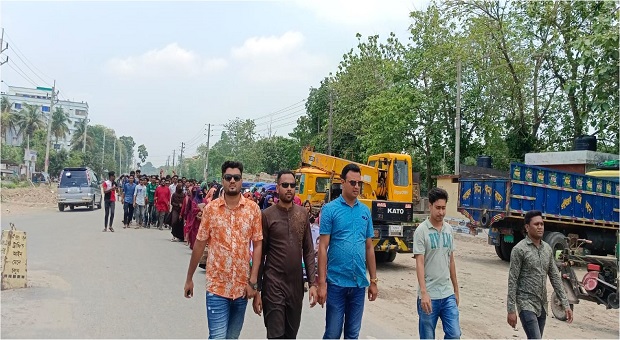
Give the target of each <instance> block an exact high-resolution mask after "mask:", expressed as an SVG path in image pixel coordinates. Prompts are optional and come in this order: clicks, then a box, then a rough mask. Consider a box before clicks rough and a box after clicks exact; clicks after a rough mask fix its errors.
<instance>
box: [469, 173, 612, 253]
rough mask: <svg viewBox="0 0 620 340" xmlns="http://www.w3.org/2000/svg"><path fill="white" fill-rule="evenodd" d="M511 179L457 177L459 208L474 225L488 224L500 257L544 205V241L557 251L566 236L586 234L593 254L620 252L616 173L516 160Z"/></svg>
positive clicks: (490, 240) (574, 236)
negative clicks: (527, 216)
mask: <svg viewBox="0 0 620 340" xmlns="http://www.w3.org/2000/svg"><path fill="white" fill-rule="evenodd" d="M508 176H509V178H482V176H481V178H466V179H460V180H459V199H458V210H459V212H461V213H462V214H463V215H464V216H466V217H467V218H468V219H469V223H468V226H469V227H470V229H471V230H477V229H478V228H485V229H488V235H489V237H488V242H489V244H490V245H493V246H495V251H496V253H497V256H498V257H499V258H501V259H502V260H504V261H509V260H510V252H511V251H512V248H513V247H514V245H515V244H516V243H518V242H519V241H520V240H522V239H523V238H524V233H525V227H524V215H525V213H526V212H528V211H530V210H540V211H541V212H542V213H543V219H544V221H545V235H544V238H543V240H544V241H546V242H547V243H549V245H550V246H551V247H552V248H553V249H554V250H555V251H556V252H557V251H558V250H562V249H564V248H566V247H567V240H566V238H567V237H568V238H569V239H577V238H583V239H588V240H591V241H592V243H591V244H589V245H588V246H587V247H586V248H587V250H586V251H588V252H590V253H591V254H595V255H608V254H614V253H616V252H617V248H618V229H619V228H618V227H619V225H620V223H619V216H620V210H619V202H620V201H619V196H618V190H619V186H620V185H619V181H618V178H609V177H606V178H601V177H594V176H588V175H582V174H577V173H569V172H563V171H558V170H554V169H549V168H543V167H538V166H532V165H526V164H521V163H512V164H511V165H510V172H509V174H508Z"/></svg>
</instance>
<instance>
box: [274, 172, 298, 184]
mask: <svg viewBox="0 0 620 340" xmlns="http://www.w3.org/2000/svg"><path fill="white" fill-rule="evenodd" d="M283 175H291V176H293V178H295V174H294V173H293V172H292V171H291V170H280V171H278V176H277V177H276V182H277V183H278V184H280V177H282V176H283Z"/></svg>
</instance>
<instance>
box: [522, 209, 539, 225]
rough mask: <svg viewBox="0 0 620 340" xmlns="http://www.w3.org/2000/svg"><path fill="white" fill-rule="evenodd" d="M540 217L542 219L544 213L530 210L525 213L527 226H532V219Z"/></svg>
mask: <svg viewBox="0 0 620 340" xmlns="http://www.w3.org/2000/svg"><path fill="white" fill-rule="evenodd" d="M536 216H540V217H542V212H541V211H540V210H530V211H528V212H526V213H525V224H530V222H531V221H532V218H534V217H536Z"/></svg>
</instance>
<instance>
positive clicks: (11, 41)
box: [5, 33, 54, 83]
mask: <svg viewBox="0 0 620 340" xmlns="http://www.w3.org/2000/svg"><path fill="white" fill-rule="evenodd" d="M5 34H6V33H5ZM6 37H7V38H8V39H7V40H9V42H10V43H11V44H12V46H13V47H15V50H16V52H19V53H20V54H21V55H22V56H23V57H24V59H26V60H28V62H29V63H30V64H31V65H32V67H34V68H35V69H37V70H38V71H39V72H41V74H43V75H44V76H46V77H47V78H48V79H54V78H52V77H50V76H48V75H47V74H45V72H43V71H41V70H40V69H39V68H38V67H37V66H36V65H35V64H33V63H32V61H30V60H29V59H28V58H26V55H24V53H23V52H22V51H21V50H20V49H19V47H18V46H17V45H16V44H15V41H14V40H13V38H11V36H10V35H9V34H6ZM44 83H45V81H44Z"/></svg>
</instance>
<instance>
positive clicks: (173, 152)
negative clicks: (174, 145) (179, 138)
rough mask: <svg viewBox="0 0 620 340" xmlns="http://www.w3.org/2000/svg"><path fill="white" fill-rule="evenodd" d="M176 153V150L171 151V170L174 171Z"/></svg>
mask: <svg viewBox="0 0 620 340" xmlns="http://www.w3.org/2000/svg"><path fill="white" fill-rule="evenodd" d="M176 152H177V150H176V149H174V150H172V170H176V169H175V168H174V165H175V164H176V163H175V160H176V155H177V153H176Z"/></svg>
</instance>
